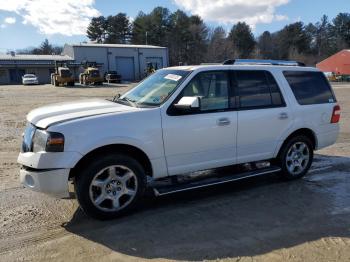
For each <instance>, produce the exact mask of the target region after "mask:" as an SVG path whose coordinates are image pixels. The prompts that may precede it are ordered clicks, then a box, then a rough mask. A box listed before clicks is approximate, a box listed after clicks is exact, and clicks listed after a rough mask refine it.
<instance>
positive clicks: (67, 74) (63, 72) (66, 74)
mask: <svg viewBox="0 0 350 262" xmlns="http://www.w3.org/2000/svg"><path fill="white" fill-rule="evenodd" d="M71 75H72V74H71V72H70V71H69V69H62V70H61V76H62V77H70V76H71Z"/></svg>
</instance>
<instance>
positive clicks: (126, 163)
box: [75, 154, 147, 220]
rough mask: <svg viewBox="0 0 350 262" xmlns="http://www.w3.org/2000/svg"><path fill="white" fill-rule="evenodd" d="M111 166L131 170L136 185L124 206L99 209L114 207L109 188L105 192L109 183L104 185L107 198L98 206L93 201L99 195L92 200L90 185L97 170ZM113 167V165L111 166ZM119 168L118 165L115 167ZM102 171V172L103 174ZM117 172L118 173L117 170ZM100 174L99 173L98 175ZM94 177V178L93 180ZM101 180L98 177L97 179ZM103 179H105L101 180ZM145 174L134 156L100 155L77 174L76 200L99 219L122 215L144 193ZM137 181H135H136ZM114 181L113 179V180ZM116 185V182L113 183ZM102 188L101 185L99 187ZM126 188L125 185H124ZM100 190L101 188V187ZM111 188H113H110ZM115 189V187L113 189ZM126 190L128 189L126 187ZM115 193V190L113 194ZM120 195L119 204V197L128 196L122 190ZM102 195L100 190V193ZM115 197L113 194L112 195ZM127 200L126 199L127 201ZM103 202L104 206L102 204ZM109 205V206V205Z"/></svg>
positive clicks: (134, 204)
mask: <svg viewBox="0 0 350 262" xmlns="http://www.w3.org/2000/svg"><path fill="white" fill-rule="evenodd" d="M111 166H123V167H127V169H129V170H131V171H132V172H133V174H134V175H135V176H134V177H133V178H132V179H134V180H137V181H134V184H136V185H137V186H136V187H135V190H134V192H136V193H135V194H134V195H133V198H132V199H131V200H130V202H129V203H128V204H127V205H125V206H124V207H121V209H119V210H117V211H115V210H101V208H102V209H103V208H111V209H113V208H114V206H113V205H114V204H113V200H111V199H110V197H113V196H112V195H111V192H110V191H111V190H109V193H108V194H107V189H106V188H107V187H108V186H109V185H110V183H108V186H107V187H104V186H103V188H104V190H105V192H104V196H105V195H107V197H108V199H105V200H104V201H103V202H102V203H101V204H100V206H99V207H97V206H96V204H95V203H94V202H93V201H96V200H97V198H98V197H99V196H97V197H96V199H94V200H93V198H94V197H92V196H91V192H92V191H91V190H92V189H91V188H93V186H92V185H91V184H92V182H93V181H96V179H95V178H96V176H97V178H99V177H98V174H99V172H101V170H104V169H107V168H110V167H111ZM112 168H113V167H112ZM115 168H119V167H115ZM104 172H107V174H106V175H107V176H109V172H110V171H109V169H108V170H107V171H104ZM103 174H104V173H102V175H103ZM117 174H118V175H119V171H117ZM100 176H101V175H100ZM94 179H95V180H94ZM98 180H99V181H101V180H100V179H98ZM103 181H105V180H103ZM146 181H147V180H146V175H145V171H144V168H143V167H142V165H141V164H140V163H139V162H137V161H136V160H135V159H134V158H132V157H129V156H127V155H121V154H111V155H107V156H103V157H100V158H98V159H96V160H95V161H93V162H92V163H90V164H88V165H87V166H86V167H85V168H84V169H82V171H81V172H80V173H79V174H78V175H77V177H76V181H75V192H76V195H77V199H78V202H79V204H80V207H81V209H82V210H83V211H84V212H85V213H86V214H87V215H89V216H91V217H93V218H96V219H100V220H106V219H113V218H116V217H119V216H121V215H124V214H126V213H128V212H130V211H132V210H133V209H135V207H137V204H138V203H139V200H140V199H141V198H142V196H143V195H144V192H145V190H146V184H147V182H146ZM136 182H137V183H136ZM114 183H115V181H114ZM114 185H115V186H116V184H114ZM101 188H102V187H101ZM125 188H127V187H125ZM101 190H102V189H101ZM112 190H113V189H112ZM114 190H115V189H114ZM127 190H128V189H127ZM114 193H116V192H115V191H114V192H113V194H114ZM119 194H120V196H119V197H118V200H117V201H118V203H119V204H120V203H121V201H120V199H121V197H123V196H126V197H129V196H128V195H127V194H124V193H123V192H122V191H120V193H119ZM100 195H102V192H101V193H100ZM114 197H115V196H114ZM127 202H128V201H126V203H127ZM102 204H104V205H105V206H102ZM109 206H111V207H109Z"/></svg>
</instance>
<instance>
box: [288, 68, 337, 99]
mask: <svg viewBox="0 0 350 262" xmlns="http://www.w3.org/2000/svg"><path fill="white" fill-rule="evenodd" d="M283 74H284V76H285V78H286V79H287V81H288V83H289V86H290V87H291V89H292V91H293V93H294V96H295V98H296V99H297V101H298V103H299V104H300V105H312V104H325V103H334V102H336V99H335V97H334V95H333V92H332V90H331V87H330V85H329V83H328V81H327V79H326V77H325V76H324V74H323V73H322V72H302V71H285V72H283Z"/></svg>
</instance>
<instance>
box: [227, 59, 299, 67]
mask: <svg viewBox="0 0 350 262" xmlns="http://www.w3.org/2000/svg"><path fill="white" fill-rule="evenodd" d="M222 64H223V65H276V66H305V64H304V63H302V62H297V61H288V60H259V59H229V60H226V61H224V62H223V63H222Z"/></svg>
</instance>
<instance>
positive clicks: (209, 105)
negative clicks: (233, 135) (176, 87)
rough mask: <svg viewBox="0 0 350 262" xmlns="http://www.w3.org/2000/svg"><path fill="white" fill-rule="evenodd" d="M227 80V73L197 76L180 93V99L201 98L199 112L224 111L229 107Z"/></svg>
mask: <svg viewBox="0 0 350 262" xmlns="http://www.w3.org/2000/svg"><path fill="white" fill-rule="evenodd" d="M228 88H229V80H228V73H227V72H203V73H199V74H197V75H196V76H195V77H194V78H193V79H192V80H191V81H190V83H189V84H188V85H187V86H186V87H185V88H184V90H183V91H182V95H181V97H184V96H198V97H200V98H201V107H200V110H201V111H212V110H224V109H227V108H228V107H229V103H228V101H229V95H228Z"/></svg>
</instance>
